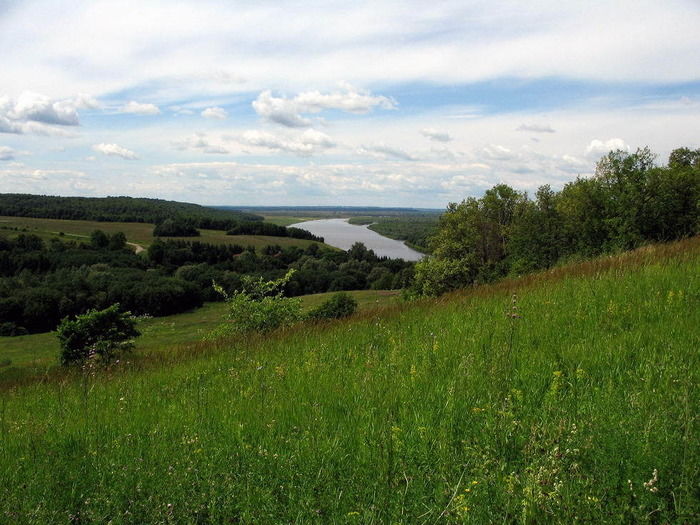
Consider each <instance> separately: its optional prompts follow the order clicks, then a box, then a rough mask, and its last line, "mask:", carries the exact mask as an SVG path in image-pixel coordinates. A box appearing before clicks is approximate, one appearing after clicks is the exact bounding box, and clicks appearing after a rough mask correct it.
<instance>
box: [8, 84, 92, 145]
mask: <svg viewBox="0 0 700 525" xmlns="http://www.w3.org/2000/svg"><path fill="white" fill-rule="evenodd" d="M97 107H99V103H98V102H97V100H96V99H94V98H93V97H91V96H89V95H85V94H79V95H76V96H75V97H72V98H67V99H61V100H54V99H51V98H49V97H47V96H45V95H41V94H39V93H34V92H31V91H24V92H23V93H22V94H21V95H20V96H19V97H17V99H16V100H13V99H11V98H10V97H8V96H0V133H17V134H21V133H36V134H45V135H51V134H62V133H61V132H60V131H56V128H55V126H78V125H79V124H80V119H79V116H78V109H95V108H97ZM54 132H55V133H54Z"/></svg>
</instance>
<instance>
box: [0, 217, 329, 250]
mask: <svg viewBox="0 0 700 525" xmlns="http://www.w3.org/2000/svg"><path fill="white" fill-rule="evenodd" d="M3 228H5V229H3ZM7 228H19V229H20V230H25V229H26V232H27V233H32V234H34V235H38V236H39V237H41V238H43V239H51V238H61V239H64V240H77V241H81V242H82V241H86V240H87V239H88V238H89V237H90V234H91V233H92V232H93V231H95V230H102V231H104V232H105V233H108V234H110V235H111V234H114V233H117V232H123V233H124V235H126V238H127V240H128V241H129V242H131V243H135V244H138V245H140V246H143V247H144V248H148V246H150V245H151V243H153V241H154V240H155V237H153V225H152V224H146V223H142V222H98V221H73V220H63V219H34V218H29V217H0V232H2V231H7V232H8V233H15V232H14V230H6V229H7ZM199 231H200V236H198V237H173V238H174V239H180V240H186V241H200V242H206V243H210V244H239V245H241V246H243V247H246V246H255V248H258V249H259V248H262V247H264V246H268V245H271V244H278V245H280V246H282V247H283V248H284V247H287V246H300V247H302V248H306V247H307V246H309V245H311V244H315V243H314V241H307V240H305V239H293V238H291V237H272V236H264V235H226V232H223V231H218V230H204V229H202V230H199ZM61 232H63V234H64V235H63V236H59V234H60V233H61ZM17 233H19V232H17ZM163 238H164V239H167V238H168V237H163ZM316 244H320V243H316Z"/></svg>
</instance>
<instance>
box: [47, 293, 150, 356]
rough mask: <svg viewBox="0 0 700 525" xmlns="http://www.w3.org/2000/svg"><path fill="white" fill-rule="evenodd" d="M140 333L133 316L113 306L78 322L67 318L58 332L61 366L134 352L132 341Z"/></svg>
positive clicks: (96, 311) (92, 313)
mask: <svg viewBox="0 0 700 525" xmlns="http://www.w3.org/2000/svg"><path fill="white" fill-rule="evenodd" d="M139 335H141V334H140V332H139V331H138V330H137V329H136V320H135V319H134V318H133V317H132V315H131V313H130V312H120V311H119V305H118V304H114V305H112V306H110V307H109V308H106V309H104V310H90V311H89V312H87V313H86V314H83V315H78V316H76V317H75V319H72V320H71V319H68V318H67V317H66V318H65V319H63V321H61V324H59V325H58V328H57V336H58V341H59V343H60V345H61V364H63V365H70V364H72V363H77V362H82V361H84V360H85V359H87V358H88V357H91V356H92V355H97V356H99V357H100V358H101V359H103V360H105V361H109V360H111V359H112V358H113V357H115V356H116V355H118V354H119V353H124V352H128V351H130V350H132V349H133V347H134V342H133V338H134V337H138V336H139Z"/></svg>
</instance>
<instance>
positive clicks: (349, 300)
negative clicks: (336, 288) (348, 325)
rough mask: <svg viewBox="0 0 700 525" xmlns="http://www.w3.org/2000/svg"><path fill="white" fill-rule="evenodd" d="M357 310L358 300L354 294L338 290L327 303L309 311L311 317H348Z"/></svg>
mask: <svg viewBox="0 0 700 525" xmlns="http://www.w3.org/2000/svg"><path fill="white" fill-rule="evenodd" d="M355 310H357V301H356V300H355V299H354V298H353V296H352V295H349V294H347V293H345V292H338V293H335V294H333V295H332V296H331V298H330V299H328V300H327V301H326V302H325V303H323V304H322V305H321V306H319V307H318V308H315V309H314V310H312V311H311V312H309V314H308V317H309V319H317V320H318V319H340V318H341V317H348V316H349V315H352V314H354V313H355Z"/></svg>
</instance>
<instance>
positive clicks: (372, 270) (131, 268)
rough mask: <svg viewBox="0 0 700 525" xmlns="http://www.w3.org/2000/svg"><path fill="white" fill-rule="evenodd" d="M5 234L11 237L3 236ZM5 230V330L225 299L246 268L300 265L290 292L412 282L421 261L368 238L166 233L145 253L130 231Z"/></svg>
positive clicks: (1, 315) (282, 269)
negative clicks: (348, 244)
mask: <svg viewBox="0 0 700 525" xmlns="http://www.w3.org/2000/svg"><path fill="white" fill-rule="evenodd" d="M3 235H5V236H3ZM3 235H0V335H21V334H24V333H27V332H41V331H47V330H52V329H53V328H55V327H56V325H57V324H58V322H59V321H60V320H61V319H62V318H63V317H65V316H70V315H76V314H80V313H83V312H85V311H87V310H88V309H91V308H97V309H103V308H106V307H108V306H110V305H112V304H115V303H119V304H120V305H121V308H122V309H123V310H130V311H131V312H133V313H134V314H138V315H152V316H162V315H170V314H174V313H178V312H183V311H186V310H190V309H192V308H195V307H198V306H200V305H201V304H202V303H203V301H218V300H222V297H221V296H220V295H219V294H217V293H216V292H215V291H214V288H213V287H212V282H213V281H216V282H217V283H218V284H219V285H221V286H222V287H223V288H224V289H225V290H228V291H233V290H236V289H238V288H240V286H241V282H242V281H241V278H242V277H243V276H244V275H252V276H256V277H257V276H262V277H264V278H266V279H276V278H279V277H281V276H282V275H284V274H285V273H286V272H287V271H288V270H289V269H295V270H296V272H295V273H294V275H293V278H292V279H291V280H290V282H289V283H288V284H287V286H286V288H285V293H286V294H287V295H290V296H296V295H304V294H310V293H319V292H326V291H336V290H337V291H341V290H361V289H368V288H373V289H387V288H402V287H404V286H406V285H407V283H408V282H409V281H410V278H411V276H412V271H413V265H412V263H407V262H405V261H403V260H392V259H387V258H380V257H377V256H376V255H375V254H374V252H372V251H371V250H367V249H366V248H365V247H364V246H363V245H360V244H358V245H356V246H353V248H352V249H350V250H349V251H347V252H343V251H339V250H334V249H329V248H325V247H320V246H318V245H311V246H309V247H308V248H306V249H302V248H299V247H288V248H281V247H279V246H267V247H266V248H264V249H263V250H262V251H261V253H256V252H255V249H254V248H252V247H248V248H244V247H242V246H236V245H212V244H206V243H202V242H196V241H195V242H190V241H180V240H157V241H156V242H154V243H153V244H152V245H151V246H150V247H149V249H148V251H147V252H146V253H145V254H141V255H136V254H135V253H133V252H132V251H131V250H129V249H127V248H126V244H125V243H126V238H125V237H124V235H123V234H121V233H116V234H114V235H112V236H109V235H107V234H105V233H103V232H102V231H99V230H97V231H95V232H94V233H93V234H92V237H91V239H90V242H89V243H76V242H73V241H69V242H64V241H62V240H59V239H52V240H51V241H49V242H45V241H43V240H42V239H41V238H39V237H37V236H35V235H30V234H25V233H20V234H19V235H15V236H10V235H9V232H8V233H6V234H3Z"/></svg>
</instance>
